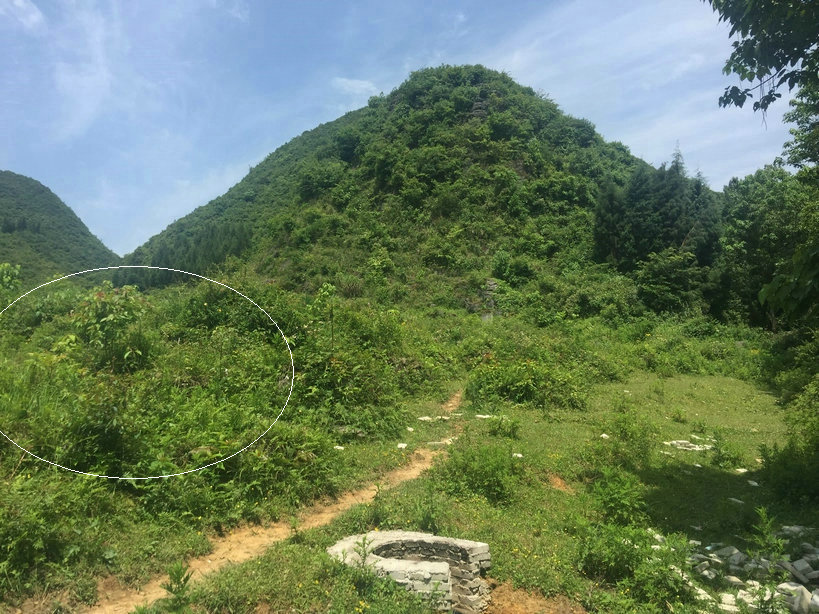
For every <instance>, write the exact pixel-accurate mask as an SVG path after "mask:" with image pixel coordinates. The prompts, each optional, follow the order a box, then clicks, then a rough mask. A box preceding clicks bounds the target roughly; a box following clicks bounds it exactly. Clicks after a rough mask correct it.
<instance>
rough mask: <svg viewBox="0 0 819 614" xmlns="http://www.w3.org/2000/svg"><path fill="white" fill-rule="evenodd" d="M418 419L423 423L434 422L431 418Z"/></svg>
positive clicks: (422, 417) (419, 417)
mask: <svg viewBox="0 0 819 614" xmlns="http://www.w3.org/2000/svg"><path fill="white" fill-rule="evenodd" d="M418 419H419V420H420V421H421V422H432V418H430V417H429V416H418Z"/></svg>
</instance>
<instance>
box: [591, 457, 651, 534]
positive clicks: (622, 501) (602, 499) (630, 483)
mask: <svg viewBox="0 0 819 614" xmlns="http://www.w3.org/2000/svg"><path fill="white" fill-rule="evenodd" d="M642 491H643V489H642V486H641V484H640V482H639V481H638V480H637V478H636V477H634V476H633V475H632V474H630V473H627V472H625V471H622V470H620V469H613V468H610V467H604V468H603V472H602V476H601V477H600V479H599V480H597V481H596V482H595V483H594V484H593V485H592V494H593V495H594V498H595V499H596V500H597V503H598V505H599V506H600V507H601V509H602V511H603V515H604V517H605V518H606V520H607V521H609V522H613V523H615V524H619V525H633V524H637V523H639V522H641V521H642V520H643V519H644V517H645V501H643V497H642V495H643V493H642Z"/></svg>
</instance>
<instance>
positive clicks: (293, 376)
mask: <svg viewBox="0 0 819 614" xmlns="http://www.w3.org/2000/svg"><path fill="white" fill-rule="evenodd" d="M112 269H155V270H158V271H173V272H174V273H184V274H185V275H190V276H192V277H198V278H199V279H204V280H206V281H209V282H212V283H214V284H219V285H220V286H223V287H225V288H227V289H228V290H231V291H233V292H235V293H236V294H238V295H239V296H241V297H242V298H243V299H245V300H246V301H249V302H250V303H252V304H253V305H254V306H255V307H256V308H257V309H259V310H260V311H261V312H262V313H263V314H264V315H266V316H267V318H268V319H269V320H270V321H271V322H273V325H274V326H275V327H276V330H278V331H279V334H280V335H281V336H282V339H283V340H284V345H285V346H286V347H287V353H288V354H289V355H290V390H289V391H288V393H287V399H285V401H284V405H282V409H281V411H280V412H279V415H278V416H276V419H275V420H273V422H272V423H271V424H270V426H268V427H267V429H265V431H264V432H263V433H262V434H261V435H259V436H258V437H257V438H256V439H254V440H253V441H251V442H250V443H249V444H247V445H246V446H245V447H244V448H242V449H241V450H239V451H238V452H234V453H233V454H231V455H230V456H226V457H225V458H220V459H219V460H217V461H213V462H212V463H208V464H207V465H202V466H201V467H197V468H196V469H188V470H187V471H180V472H179V473H168V474H165V475H149V476H147V477H132V476H128V477H121V476H118V475H102V474H100V473H88V472H87V471H79V470H77V469H72V468H71V467H66V466H64V465H60V464H58V463H55V462H54V461H50V460H48V459H46V458H41V457H39V456H37V455H36V454H34V453H33V452H29V451H28V450H26V449H25V448H24V447H23V446H21V445H20V444H18V443H17V442H16V441H14V440H13V439H12V438H11V437H9V436H8V435H6V433H5V431H3V430H0V435H2V436H3V437H5V438H6V439H8V440H9V441H10V442H11V443H13V444H14V445H15V446H17V447H18V448H20V450H22V451H23V452H25V453H26V454H28V455H30V456H33V457H34V458H36V459H37V460H40V461H43V462H44V463H48V464H49V465H54V466H55V467H59V468H60V469H65V470H66V471H71V472H72V473H80V474H82V475H89V476H91V477H94V478H107V479H109V480H155V479H158V478H172V477H175V476H178V475H185V474H186V473H196V472H197V471H202V469H206V468H208V467H212V466H213V465H218V464H219V463H223V462H225V461H226V460H228V459H231V458H233V457H234V456H237V455H239V454H241V453H242V452H244V451H245V450H247V449H248V448H249V447H250V446H252V445H253V444H255V443H256V442H257V441H259V440H260V439H261V438H262V437H264V436H265V435H267V433H268V432H269V431H270V429H272V428H273V425H274V424H276V422H278V420H279V418H281V417H282V414H283V413H284V408H285V407H287V403H288V402H289V401H290V396H291V395H292V394H293V383H294V382H295V380H296V366H295V363H294V362H293V351H292V350H291V349H290V344H289V343H288V342H287V337H285V336H284V332H282V329H281V328H279V325H278V324H277V323H276V320H274V319H273V318H272V317H271V315H270V314H269V313H267V311H265V310H264V309H263V308H262V307H260V306H259V305H258V304H257V303H256V301H254V300H253V299H251V298H249V297H247V296H245V295H244V294H242V293H241V292H239V291H238V290H236V289H234V288H231V287H230V286H228V285H227V284H223V283H222V282H221V281H216V280H215V279H210V278H209V277H205V276H204V275H197V274H196V273H189V272H188V271H182V270H180V269H170V268H167V267H161V266H145V265H140V264H123V265H121V266H106V267H100V268H98V269H87V270H85V271H78V272H77V273H71V274H70V275H65V276H64V277H60V278H59V279H52V280H51V281H47V282H46V283H44V284H40V285H39V286H37V287H36V288H33V289H31V290H29V291H28V292H26V293H25V294H23V295H21V296H19V297H17V298H16V299H14V300H13V301H12V302H11V303H9V304H8V305H6V307H5V308H4V309H3V311H0V315H3V314H4V313H5V312H6V310H7V309H8V308H9V307H11V306H12V305H14V303H16V302H17V301H19V300H20V299H21V298H25V297H26V296H28V295H29V294H31V293H32V292H34V291H35V290H39V289H40V288H42V287H44V286H47V285H49V284H53V283H56V282H58V281H62V280H64V279H68V278H69V277H74V276H76V275H82V274H84V273H94V272H96V271H109V270H112Z"/></svg>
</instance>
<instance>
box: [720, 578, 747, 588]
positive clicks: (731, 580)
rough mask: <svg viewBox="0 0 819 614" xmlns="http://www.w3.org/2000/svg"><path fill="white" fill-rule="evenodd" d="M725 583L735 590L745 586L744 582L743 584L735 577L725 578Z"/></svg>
mask: <svg viewBox="0 0 819 614" xmlns="http://www.w3.org/2000/svg"><path fill="white" fill-rule="evenodd" d="M725 581H726V582H727V583H728V584H730V585H731V586H734V587H736V588H743V587H744V586H745V582H743V581H742V580H740V579H739V578H737V577H736V576H725Z"/></svg>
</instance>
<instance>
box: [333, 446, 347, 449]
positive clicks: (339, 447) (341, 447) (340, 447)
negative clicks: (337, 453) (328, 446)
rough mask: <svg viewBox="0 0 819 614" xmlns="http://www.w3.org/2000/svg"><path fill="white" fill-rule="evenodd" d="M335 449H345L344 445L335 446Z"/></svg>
mask: <svg viewBox="0 0 819 614" xmlns="http://www.w3.org/2000/svg"><path fill="white" fill-rule="evenodd" d="M333 449H334V450H343V449H344V446H333Z"/></svg>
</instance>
